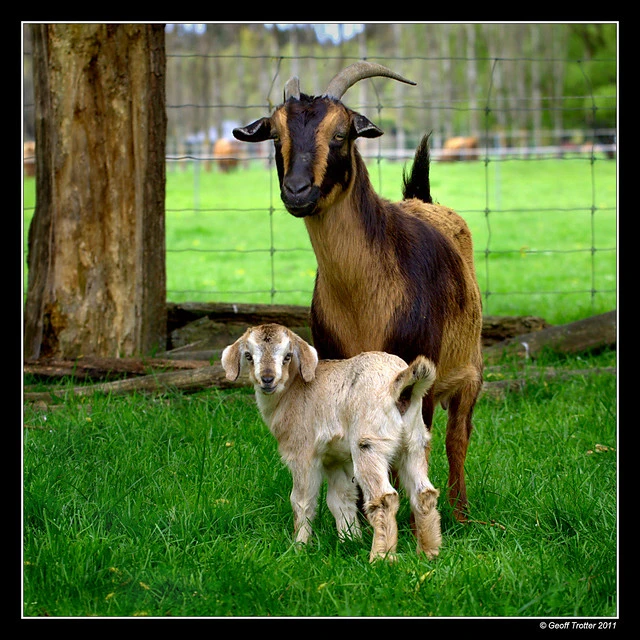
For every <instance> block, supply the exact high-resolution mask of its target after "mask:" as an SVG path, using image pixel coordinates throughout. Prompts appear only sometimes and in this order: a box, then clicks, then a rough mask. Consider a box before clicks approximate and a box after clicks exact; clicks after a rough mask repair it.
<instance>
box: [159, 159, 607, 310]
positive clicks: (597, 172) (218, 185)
mask: <svg viewBox="0 0 640 640" xmlns="http://www.w3.org/2000/svg"><path fill="white" fill-rule="evenodd" d="M402 168H403V165H402V164H401V163H392V162H383V163H381V164H380V165H379V166H378V165H375V164H373V165H371V166H370V173H371V177H372V181H373V182H374V184H375V185H376V188H377V189H378V191H379V192H380V193H381V194H382V195H384V196H385V197H388V198H390V199H398V198H400V188H401V175H402ZM431 176H432V193H433V196H434V198H435V199H436V200H437V201H438V202H440V203H442V204H446V205H447V206H450V207H452V208H454V209H455V210H456V211H458V212H460V213H461V214H462V215H463V216H464V218H465V219H466V220H467V222H468V224H469V226H470V228H471V230H472V233H473V237H474V246H475V251H476V267H477V273H478V279H479V282H480V287H481V289H482V290H483V293H484V294H485V312H486V313H489V314H492V315H519V314H522V315H525V314H530V315H540V316H543V317H545V318H547V319H548V320H549V322H552V323H560V322H567V321H571V320H575V319H577V318H580V317H584V316H587V315H592V314H594V313H600V312H602V311H608V310H610V309H612V308H614V307H615V290H616V252H615V249H616V164H615V162H613V161H608V160H604V159H598V160H596V162H595V163H594V165H593V166H592V165H591V164H590V163H589V161H588V159H585V158H573V159H563V160H535V161H534V160H528V161H526V162H525V161H522V160H511V161H507V162H493V163H491V164H490V165H489V167H488V168H486V167H485V165H484V163H483V162H473V163H458V164H455V163H454V164H446V163H434V164H433V166H432V171H431ZM194 185H197V186H195V187H194ZM167 193H168V195H167V248H168V254H167V271H168V289H169V294H168V295H169V298H170V299H172V300H175V301H184V300H193V299H197V300H203V299H207V298H208V299H212V298H213V299H220V300H222V301H227V302H271V301H273V302H276V303H281V304H309V301H310V295H311V290H312V288H313V280H314V277H315V266H316V265H315V258H314V255H313V252H312V251H311V248H310V243H309V241H308V238H307V235H306V231H305V228H304V225H303V223H302V222H301V221H300V220H296V219H294V218H293V217H292V216H290V215H289V214H287V213H286V211H285V210H284V208H283V207H282V204H281V202H280V200H279V196H278V188H277V182H276V181H275V178H274V176H273V175H272V174H269V173H268V172H266V171H265V170H264V169H262V168H261V167H257V166H253V167H251V168H250V169H249V170H246V171H239V172H237V173H235V174H231V175H221V174H219V173H215V172H212V173H205V172H199V173H198V175H197V176H194V174H193V172H191V171H187V172H185V173H180V172H170V173H169V174H168V191H167ZM196 198H197V202H196V201H195V199H196ZM271 206H273V210H271V211H270V210H269V207H271ZM594 208H595V209H594ZM221 209H223V211H221ZM486 210H488V211H489V213H488V214H487V213H486ZM271 247H273V249H274V251H273V260H272V254H271ZM592 248H593V250H592ZM207 249H208V250H213V251H214V253H207V252H206V251H204V250H207ZM230 249H231V250H235V251H237V252H233V251H229V250H230ZM189 250H192V251H191V252H190V251H189ZM218 252H221V253H218ZM185 289H186V292H184V293H183V291H184V290H185ZM203 290H204V291H210V292H214V293H204V294H203V293H198V291H203ZM227 291H230V292H231V293H228V294H227V293H225V292H227ZM272 291H273V292H274V295H273V296H272V295H271V292H272ZM487 291H489V292H490V295H489V296H488V298H487V296H486V293H487ZM245 292H246V293H245ZM592 292H594V293H593V295H592ZM605 292H606V293H605ZM560 298H562V299H563V302H562V304H559V303H558V302H559V299H560Z"/></svg>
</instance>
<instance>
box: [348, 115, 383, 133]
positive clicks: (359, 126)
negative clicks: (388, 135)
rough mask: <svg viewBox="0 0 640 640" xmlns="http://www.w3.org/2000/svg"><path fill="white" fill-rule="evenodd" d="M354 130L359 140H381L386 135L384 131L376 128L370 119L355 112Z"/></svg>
mask: <svg viewBox="0 0 640 640" xmlns="http://www.w3.org/2000/svg"><path fill="white" fill-rule="evenodd" d="M353 128H354V129H355V132H356V136H357V137H358V138H379V137H380V136H381V135H383V134H384V131H383V130H382V129H379V128H378V127H376V125H375V124H373V122H371V120H369V118H365V117H364V116H363V115H362V114H360V113H355V112H354V114H353Z"/></svg>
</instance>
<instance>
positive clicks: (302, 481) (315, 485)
mask: <svg viewBox="0 0 640 640" xmlns="http://www.w3.org/2000/svg"><path fill="white" fill-rule="evenodd" d="M291 475H292V477H293V489H292V491H291V508H292V509H293V531H294V538H295V541H296V542H297V543H300V544H306V543H307V542H308V541H309V538H310V537H311V534H312V533H313V530H312V527H311V523H312V522H313V519H314V517H315V515H316V507H317V504H318V494H319V492H320V486H321V484H322V471H321V470H320V468H319V467H318V466H317V465H311V464H308V463H307V461H303V463H302V464H300V465H296V466H294V467H293V468H291Z"/></svg>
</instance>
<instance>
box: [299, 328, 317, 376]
mask: <svg viewBox="0 0 640 640" xmlns="http://www.w3.org/2000/svg"><path fill="white" fill-rule="evenodd" d="M295 337H296V354H297V356H298V362H299V363H300V375H301V376H302V379H303V380H304V381H305V382H311V381H312V380H313V379H314V378H315V377H316V367H317V366H318V352H317V351H316V350H315V349H314V348H313V347H312V346H311V345H310V344H307V343H306V342H305V341H304V340H303V339H302V338H300V337H299V336H295Z"/></svg>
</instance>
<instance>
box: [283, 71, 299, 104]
mask: <svg viewBox="0 0 640 640" xmlns="http://www.w3.org/2000/svg"><path fill="white" fill-rule="evenodd" d="M289 98H295V99H296V100H300V79H299V78H298V76H293V77H291V78H289V79H288V80H287V84H285V85H284V101H285V102H286V101H287V100H288V99H289Z"/></svg>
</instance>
